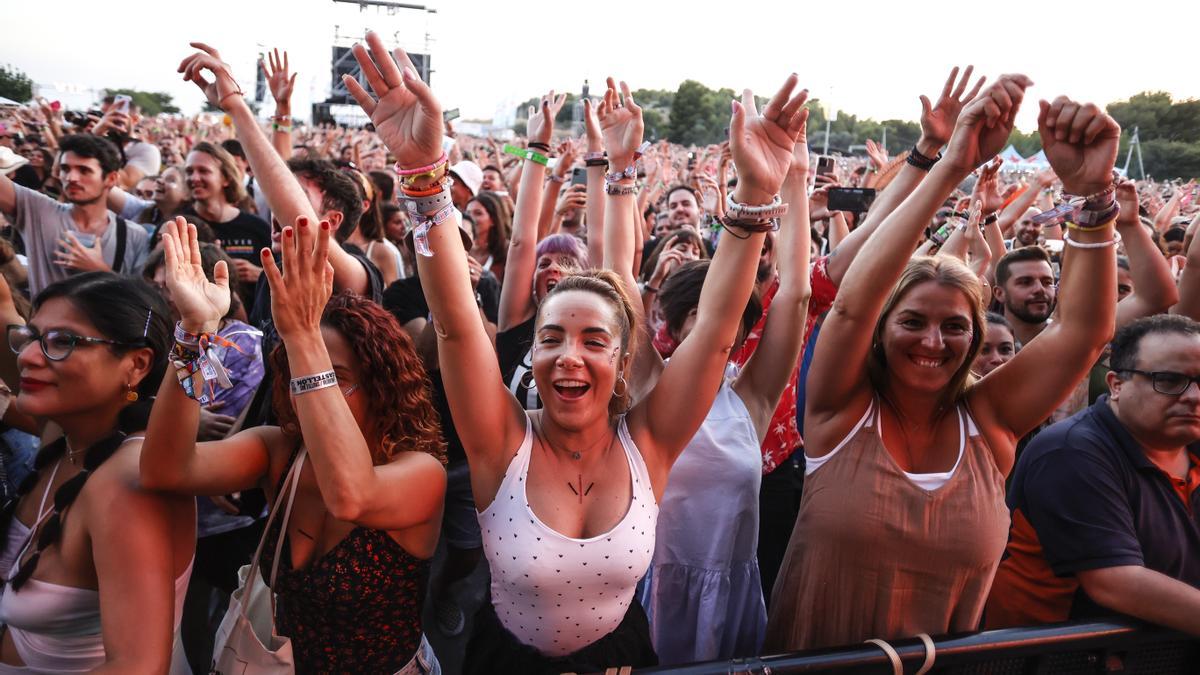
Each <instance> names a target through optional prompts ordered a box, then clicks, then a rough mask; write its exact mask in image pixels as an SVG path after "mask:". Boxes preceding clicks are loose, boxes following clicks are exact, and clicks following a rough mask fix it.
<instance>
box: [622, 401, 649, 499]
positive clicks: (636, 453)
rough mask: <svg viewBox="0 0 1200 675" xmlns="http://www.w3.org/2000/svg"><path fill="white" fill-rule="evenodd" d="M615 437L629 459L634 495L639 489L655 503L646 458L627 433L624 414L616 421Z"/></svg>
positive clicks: (627, 428)
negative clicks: (619, 441) (619, 440)
mask: <svg viewBox="0 0 1200 675" xmlns="http://www.w3.org/2000/svg"><path fill="white" fill-rule="evenodd" d="M617 438H619V439H621V448H622V449H624V450H625V459H626V460H628V461H629V475H630V476H632V477H633V489H634V495H635V496H636V495H637V493H638V491H639V490H640V491H641V493H642V495H643V496H648V498H649V499H650V503H651V504H653V503H655V500H654V486H653V485H652V484H651V483H650V470H649V469H647V468H646V460H645V458H643V457H642V451H641V450H639V449H638V447H637V445H636V444H634V442H633V437H632V436H630V435H629V426H628V425H627V424H626V423H625V415H621V418H620V420H619V421H618V422H617Z"/></svg>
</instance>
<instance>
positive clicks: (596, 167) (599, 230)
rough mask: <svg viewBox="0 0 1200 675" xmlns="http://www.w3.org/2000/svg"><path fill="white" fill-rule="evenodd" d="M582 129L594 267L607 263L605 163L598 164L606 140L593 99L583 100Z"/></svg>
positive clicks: (589, 240)
mask: <svg viewBox="0 0 1200 675" xmlns="http://www.w3.org/2000/svg"><path fill="white" fill-rule="evenodd" d="M583 127H584V133H585V139H584V142H585V145H584V148H586V150H585V152H586V154H585V155H584V163H585V165H586V167H587V168H586V169H585V170H586V171H587V207H586V211H585V212H584V224H585V225H586V226H587V247H588V261H589V262H590V263H591V264H593V265H595V264H597V263H599V262H600V261H602V260H604V162H603V161H599V160H600V155H601V154H602V153H603V152H604V138H603V136H601V134H600V120H598V119H596V107H595V105H594V104H593V103H592V99H590V98H586V99H584V100H583ZM589 156H590V157H592V158H593V159H589Z"/></svg>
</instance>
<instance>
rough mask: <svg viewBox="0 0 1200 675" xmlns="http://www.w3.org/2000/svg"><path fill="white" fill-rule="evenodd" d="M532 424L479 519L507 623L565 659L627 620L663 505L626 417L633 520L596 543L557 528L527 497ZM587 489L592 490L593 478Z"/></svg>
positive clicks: (623, 433)
mask: <svg viewBox="0 0 1200 675" xmlns="http://www.w3.org/2000/svg"><path fill="white" fill-rule="evenodd" d="M525 424H526V426H525V440H524V441H523V442H522V443H521V447H520V448H519V449H518V450H517V454H516V456H515V457H513V460H512V462H510V463H509V465H508V470H507V471H505V473H504V480H503V482H502V483H501V484H500V490H499V491H498V492H497V493H496V499H495V501H493V502H492V504H491V506H489V507H488V508H487V509H486V510H485V511H483V512H482V513H480V514H479V527H480V529H481V530H482V531H483V549H484V552H485V554H486V555H487V558H488V565H489V566H490V568H491V572H492V605H493V606H494V607H495V609H496V616H498V617H499V618H500V623H502V624H503V625H504V627H505V628H506V629H508V631H509V632H510V633H512V634H513V635H515V636H516V637H517V638H518V639H519V640H521V642H523V643H525V644H527V645H529V646H531V647H534V648H535V649H537V650H538V651H540V652H541V653H542V654H545V655H547V656H563V655H566V654H570V653H572V652H576V651H578V650H580V649H582V648H583V647H586V646H588V645H590V644H591V643H593V642H595V641H596V640H598V639H600V638H602V637H604V636H605V635H607V634H609V633H611V632H612V631H613V630H614V629H616V627H617V626H618V625H620V623H621V620H622V619H623V618H624V617H625V612H626V610H628V609H629V604H630V603H631V602H633V595H634V590H635V588H636V587H637V584H638V582H639V581H640V580H641V578H642V576H643V575H645V573H646V569H647V568H648V567H649V566H650V560H651V558H652V557H653V556H654V532H655V524H656V522H657V520H658V503H657V502H655V500H654V491H653V488H652V487H651V484H650V475H649V473H648V472H647V471H646V464H645V462H644V461H642V455H641V453H640V452H639V451H638V449H637V446H635V445H634V444H633V439H631V438H630V436H629V429H628V428H627V427H626V426H625V418H624V417H621V419H620V421H619V422H618V424H617V437H618V438H619V439H620V440H621V447H622V448H623V449H624V451H625V458H626V459H627V460H628V462H629V475H630V477H631V479H632V481H633V489H632V493H633V499H632V500H631V501H630V503H629V510H628V511H627V512H626V513H625V517H624V518H622V519H621V522H619V523H617V524H616V525H615V526H614V527H613V528H612V529H611V530H609V531H608V532H606V533H604V534H601V535H599V536H595V537H591V538H589V539H574V538H572V537H568V536H565V535H563V534H560V533H559V532H557V531H555V530H553V529H551V528H550V527H549V526H548V525H546V524H545V523H543V522H542V521H541V520H540V519H539V518H538V517H537V516H536V515H535V514H534V513H533V510H532V509H530V508H529V500H528V499H527V498H526V496H525V482H526V478H527V476H528V474H529V457H530V454H531V453H532V448H533V425H532V424H531V423H530V422H529V419H528V417H526V421H525ZM582 487H583V489H584V490H586V488H587V481H584V485H583V486H582ZM563 491H564V492H566V491H567V487H566V486H563ZM568 497H570V495H569V494H568Z"/></svg>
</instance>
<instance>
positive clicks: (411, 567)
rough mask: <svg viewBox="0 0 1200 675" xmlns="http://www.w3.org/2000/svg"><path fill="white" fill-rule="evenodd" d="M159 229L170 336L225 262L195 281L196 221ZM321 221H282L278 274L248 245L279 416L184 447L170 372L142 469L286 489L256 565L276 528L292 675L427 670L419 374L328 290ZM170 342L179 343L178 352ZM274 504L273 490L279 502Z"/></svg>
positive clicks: (199, 308)
mask: <svg viewBox="0 0 1200 675" xmlns="http://www.w3.org/2000/svg"><path fill="white" fill-rule="evenodd" d="M182 225H183V224H182V223H178V222H170V223H168V224H167V225H166V226H165V227H164V228H163V247H164V253H165V257H166V260H165V263H164V266H163V269H164V270H165V272H166V284H167V287H168V288H169V289H170V292H171V299H172V302H173V303H174V304H175V307H176V308H177V309H178V311H179V315H180V322H179V325H178V326H177V328H176V335H177V338H180V339H182V343H181V344H183V345H184V346H186V345H187V344H188V340H187V336H188V335H192V336H204V335H207V334H210V333H214V332H216V330H217V327H218V324H219V321H220V319H221V317H222V316H224V315H225V313H226V311H227V310H228V308H229V303H230V291H229V268H228V265H227V264H225V263H223V262H218V263H217V264H216V266H215V269H214V272H213V281H209V280H208V279H207V278H206V277H205V274H204V270H203V269H202V267H201V264H200V263H201V257H200V249H199V246H198V243H197V241H196V230H195V228H194V227H191V226H187V227H186V229H184V228H183V227H181V226H182ZM329 239H330V231H329V224H328V223H327V222H322V223H320V225H317V224H316V223H310V222H308V221H307V220H306V219H304V218H300V219H299V220H298V221H297V224H296V226H295V227H287V228H284V230H283V236H282V241H281V247H282V249H283V261H284V268H285V269H286V270H287V275H286V276H283V275H282V274H281V273H280V272H279V268H278V267H276V265H275V264H274V260H273V259H272V258H271V255H270V251H269V250H264V251H263V252H262V260H263V262H264V265H266V274H267V279H268V281H269V283H270V285H271V297H272V304H271V309H272V312H273V314H274V317H275V327H276V329H277V330H278V331H279V336H280V337H281V338H282V340H283V343H282V344H281V345H280V347H279V348H277V349H276V350H275V351H274V352H273V353H272V354H271V361H272V372H273V373H275V377H274V390H273V400H274V404H275V410H276V413H277V415H278V418H279V421H280V426H278V427H258V428H254V429H250V430H247V431H244V432H241V433H239V434H237V435H235V436H233V437H231V438H228V439H226V440H221V441H214V442H210V443H199V444H197V443H196V428H197V424H198V421H199V410H200V406H199V405H197V402H196V401H195V400H193V399H192V398H191V397H189V395H188V394H187V393H185V390H184V387H182V386H180V382H178V381H175V380H176V378H174V377H168V378H166V379H167V381H166V382H164V383H163V386H162V388H161V389H160V390H159V394H158V402H157V404H156V405H155V409H154V413H153V415H152V417H151V420H150V428H149V430H148V432H147V440H146V443H147V445H146V448H147V451H146V454H145V455H144V457H143V460H142V480H143V481H144V482H145V484H146V485H147V486H152V487H154V488H156V489H160V490H166V491H169V492H174V493H182V494H188V495H224V494H228V493H231V492H237V491H241V490H248V489H251V488H254V487H261V488H263V489H264V490H265V491H266V493H267V496H268V499H269V500H271V501H272V502H274V501H275V500H277V499H279V498H280V496H281V495H286V494H287V492H285V490H288V489H292V488H291V485H292V484H291V483H287V484H285V482H286V481H285V478H288V477H289V476H290V475H292V473H293V472H292V467H293V465H295V466H296V467H297V471H296V472H294V473H296V474H298V477H297V479H296V480H297V481H298V483H297V485H298V487H295V488H294V489H295V493H294V494H295V500H294V505H293V506H292V507H290V508H291V515H290V518H287V519H286V531H284V532H280V531H279V530H280V529H281V528H280V527H279V525H278V524H277V525H275V526H273V527H272V528H270V529H268V531H267V532H266V534H265V545H264V546H263V560H262V569H265V570H269V569H271V567H272V564H273V562H274V552H275V546H276V543H277V542H278V541H279V537H283V538H284V546H283V549H282V550H283V553H282V554H281V555H282V559H281V560H280V564H279V572H278V576H277V577H276V579H275V582H274V587H273V590H274V592H275V594H276V596H277V599H278V602H277V604H276V611H275V627H276V630H277V631H278V633H279V634H281V635H285V636H287V637H289V638H291V639H292V649H293V650H294V657H295V663H296V672H298V673H318V672H319V673H327V672H387V673H395V672H401V673H426V672H437V666H436V659H435V658H434V657H433V652H432V650H431V649H430V647H429V644H428V643H427V642H425V640H424V638H423V636H422V633H421V604H422V600H423V596H424V590H425V585H426V580H427V577H428V573H429V560H430V558H432V556H433V552H434V549H435V547H436V546H437V538H438V532H439V529H440V526H441V509H442V501H443V498H444V495H445V487H446V474H445V471H444V470H443V468H442V463H443V461H444V450H443V447H442V442H441V438H440V435H439V432H438V422H437V417H436V415H435V413H434V410H433V405H432V403H431V401H430V398H429V394H428V389H429V383H428V380H427V379H426V376H425V371H424V369H423V368H422V366H421V362H420V359H419V358H418V357H417V355H416V353H415V352H414V350H413V346H412V342H411V341H410V340H409V338H408V336H407V334H406V333H405V332H404V331H403V330H402V329H401V328H400V326H399V325H398V324H397V323H396V320H395V319H394V318H392V316H391V315H390V314H388V313H387V312H386V311H385V310H384V309H383V308H381V307H380V306H379V305H377V304H375V303H373V302H371V301H369V300H366V299H364V298H362V297H360V296H357V295H351V294H339V295H337V296H334V297H333V298H332V299H331V298H330V294H331V292H332V288H333V279H332V268H330V267H328V264H327V253H328V249H329ZM177 353H178V348H177ZM285 503H286V502H285Z"/></svg>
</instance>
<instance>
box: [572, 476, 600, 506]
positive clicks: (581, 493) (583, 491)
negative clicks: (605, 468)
mask: <svg viewBox="0 0 1200 675" xmlns="http://www.w3.org/2000/svg"><path fill="white" fill-rule="evenodd" d="M578 480H579V488H578V489H576V488H575V484H574V483H571V482H570V481H568V482H567V487H569V488H571V492H572V493H573V494H575V496H577V497H579V503H580V504H582V503H583V498H584V497H586V496H588V493H589V492H591V491H592V488H594V487H596V483H595V482H591V483H588V486H587V488H586V489H585V488H584V487H583V474H579V479H578Z"/></svg>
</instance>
